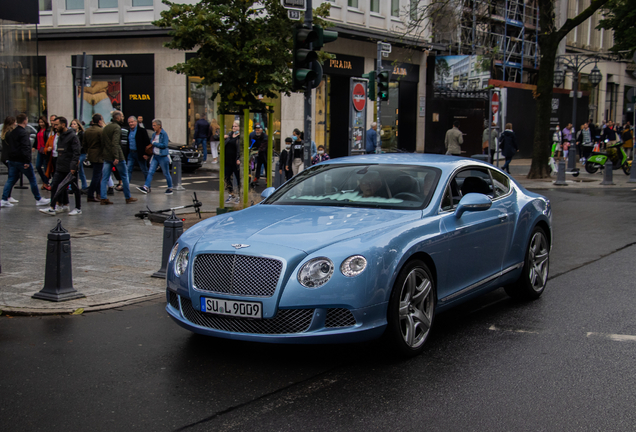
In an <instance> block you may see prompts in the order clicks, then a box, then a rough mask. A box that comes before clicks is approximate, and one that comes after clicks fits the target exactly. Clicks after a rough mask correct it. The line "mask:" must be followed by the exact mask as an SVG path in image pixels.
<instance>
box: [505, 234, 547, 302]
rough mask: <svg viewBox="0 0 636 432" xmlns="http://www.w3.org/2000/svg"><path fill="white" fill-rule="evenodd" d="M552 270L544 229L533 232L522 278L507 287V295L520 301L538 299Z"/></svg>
mask: <svg viewBox="0 0 636 432" xmlns="http://www.w3.org/2000/svg"><path fill="white" fill-rule="evenodd" d="M549 268H550V245H549V243H548V237H547V236H546V234H545V231H543V229H542V228H539V227H535V228H534V230H532V235H531V236H530V241H529V242H528V248H527V249H526V257H525V260H524V263H523V270H522V271H521V276H519V279H517V281H516V282H514V283H512V284H510V285H508V286H506V287H505V288H504V289H505V290H506V293H507V294H508V295H509V296H510V297H512V298H514V299H518V300H535V299H538V298H539V297H540V296H541V294H543V291H544V290H545V286H546V284H547V282H548V271H549Z"/></svg>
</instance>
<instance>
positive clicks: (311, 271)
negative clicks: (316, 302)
mask: <svg viewBox="0 0 636 432" xmlns="http://www.w3.org/2000/svg"><path fill="white" fill-rule="evenodd" d="M331 275H333V262H331V260H330V259H329V258H325V257H320V258H314V259H312V260H309V261H307V262H306V263H305V265H303V266H302V268H301V269H300V271H299V272H298V282H300V284H301V285H302V286H304V287H307V288H318V287H319V286H322V285H324V284H326V283H327V281H328V280H329V279H330V278H331Z"/></svg>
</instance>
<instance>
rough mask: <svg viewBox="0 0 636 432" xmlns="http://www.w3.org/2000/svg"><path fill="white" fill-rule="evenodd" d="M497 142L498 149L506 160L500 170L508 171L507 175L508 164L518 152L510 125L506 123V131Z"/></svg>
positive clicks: (515, 138)
mask: <svg viewBox="0 0 636 432" xmlns="http://www.w3.org/2000/svg"><path fill="white" fill-rule="evenodd" d="M499 142H500V144H499V148H500V149H501V152H502V153H503V155H504V157H505V158H506V163H505V164H504V166H503V167H501V169H502V170H503V171H508V174H510V166H509V165H510V162H511V161H512V158H513V157H514V155H516V154H517V152H518V151H519V146H517V137H516V136H515V133H514V132H513V131H512V123H506V130H505V131H503V133H502V134H501V136H500V137H499Z"/></svg>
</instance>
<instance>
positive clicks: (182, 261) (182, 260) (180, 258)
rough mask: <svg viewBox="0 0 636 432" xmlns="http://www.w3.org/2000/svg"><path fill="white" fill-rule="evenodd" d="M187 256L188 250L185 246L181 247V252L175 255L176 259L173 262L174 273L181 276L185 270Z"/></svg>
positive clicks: (188, 256) (188, 255)
mask: <svg viewBox="0 0 636 432" xmlns="http://www.w3.org/2000/svg"><path fill="white" fill-rule="evenodd" d="M189 258H190V250H189V249H188V248H187V247H185V248H183V249H181V252H179V255H177V260H176V261H175V262H174V274H176V275H177V276H181V275H182V274H184V273H185V272H186V269H187V268H188V259H189Z"/></svg>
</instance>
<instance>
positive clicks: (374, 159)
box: [321, 153, 495, 172]
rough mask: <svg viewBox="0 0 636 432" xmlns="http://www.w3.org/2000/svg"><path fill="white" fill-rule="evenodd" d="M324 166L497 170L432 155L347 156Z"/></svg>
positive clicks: (461, 159) (444, 156) (453, 157)
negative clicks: (357, 165) (373, 165)
mask: <svg viewBox="0 0 636 432" xmlns="http://www.w3.org/2000/svg"><path fill="white" fill-rule="evenodd" d="M322 164H363V165H364V164H389V165H419V166H430V167H435V168H439V169H441V170H442V171H444V172H448V171H454V170H455V169H456V168H460V167H462V166H468V165H472V166H475V165H478V166H482V167H484V168H495V167H494V166H492V165H491V164H488V163H484V162H481V161H480V160H478V159H473V158H466V157H457V156H446V155H439V154H430V153H384V154H368V155H360V156H347V157H341V158H335V159H330V160H328V161H325V162H322V163H321V165H322Z"/></svg>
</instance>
